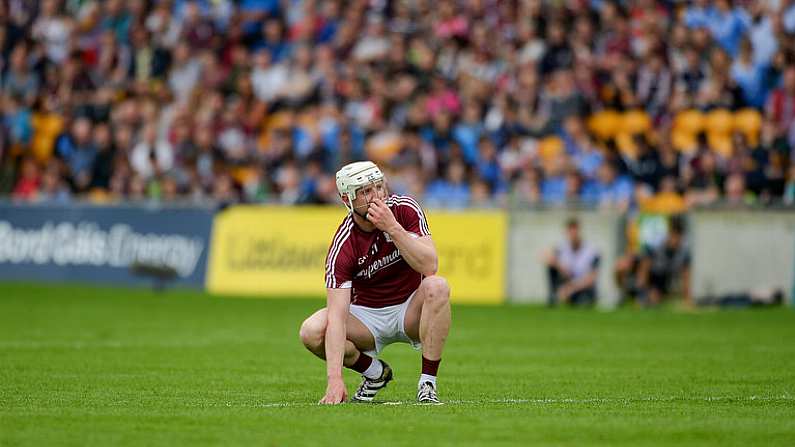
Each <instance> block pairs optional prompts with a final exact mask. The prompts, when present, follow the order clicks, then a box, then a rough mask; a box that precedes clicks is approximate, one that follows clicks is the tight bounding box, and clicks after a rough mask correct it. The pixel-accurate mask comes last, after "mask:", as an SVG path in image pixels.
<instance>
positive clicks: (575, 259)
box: [544, 218, 599, 306]
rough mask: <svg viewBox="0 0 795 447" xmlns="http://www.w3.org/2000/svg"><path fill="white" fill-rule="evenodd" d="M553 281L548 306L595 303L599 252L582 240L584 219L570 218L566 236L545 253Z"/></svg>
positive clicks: (550, 284) (550, 277) (550, 283)
mask: <svg viewBox="0 0 795 447" xmlns="http://www.w3.org/2000/svg"><path fill="white" fill-rule="evenodd" d="M544 263H545V265H546V267H547V276H548V280H549V283H548V284H549V296H548V301H547V303H548V305H550V306H554V305H556V304H558V303H562V304H573V305H593V304H594V303H595V302H596V297H597V294H596V279H597V276H598V273H599V252H598V251H597V250H596V249H595V248H593V247H592V246H591V245H590V244H588V243H587V242H585V241H584V240H583V239H582V235H581V234H580V222H579V220H577V219H576V218H570V219H568V220H567V221H566V239H565V240H564V241H563V242H561V243H560V245H558V246H557V247H555V248H554V249H551V250H550V251H549V252H547V253H546V254H545V256H544Z"/></svg>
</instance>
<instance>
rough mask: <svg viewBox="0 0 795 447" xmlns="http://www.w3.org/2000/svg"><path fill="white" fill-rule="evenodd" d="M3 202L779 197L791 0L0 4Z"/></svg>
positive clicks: (674, 203)
mask: <svg viewBox="0 0 795 447" xmlns="http://www.w3.org/2000/svg"><path fill="white" fill-rule="evenodd" d="M0 23H2V26H0V51H2V57H1V58H0V90H1V93H2V96H1V97H0V103H1V104H2V107H0V110H1V111H2V126H1V127H0V195H4V196H10V197H12V198H13V199H14V200H21V201H34V202H43V201H44V202H46V201H52V202H68V201H73V200H90V201H95V202H102V203H104V202H112V201H119V200H129V201H182V202H190V203H208V202H209V203H211V202H216V203H234V202H276V203H285V204H295V203H333V202H336V201H337V195H336V189H335V185H334V179H333V176H334V172H335V171H336V169H338V167H339V166H341V165H342V164H343V163H346V162H349V161H353V160H359V159H364V158H369V159H373V160H375V161H377V162H379V163H380V164H381V165H382V167H383V168H384V169H385V171H386V172H387V175H388V180H389V182H390V188H391V189H392V190H393V191H395V192H399V193H405V194H410V195H413V196H415V197H417V198H419V199H421V200H422V201H423V202H424V204H425V205H426V206H446V207H466V206H475V207H478V206H483V207H492V206H504V205H506V204H508V203H521V204H531V205H548V206H559V205H563V204H567V203H578V204H581V205H585V206H595V207H603V206H604V207H615V208H618V209H621V210H628V209H635V208H643V207H645V208H649V209H652V210H655V209H656V210H659V211H662V212H680V211H683V210H686V209H689V208H691V207H693V206H699V205H710V204H716V203H721V204H728V205H729V206H745V205H751V204H773V203H782V202H783V203H791V202H792V201H793V200H795V157H792V156H791V155H790V152H791V149H792V148H793V147H795V146H793V144H795V39H793V33H795V1H790V0H766V1H765V0H759V1H752V0H749V1H736V2H732V1H726V0H723V1H706V0H695V1H654V0H637V1H623V2H622V1H602V0H591V1H587V0H559V1H540V0H503V1H497V0H458V1H455V0H434V1H430V0H392V1H390V0H350V1H334V0H330V1H313V0H281V1H280V0H240V1H230V0H196V1H188V0H129V1H121V0H106V1H97V0H41V1H35V0H24V1H23V0H0Z"/></svg>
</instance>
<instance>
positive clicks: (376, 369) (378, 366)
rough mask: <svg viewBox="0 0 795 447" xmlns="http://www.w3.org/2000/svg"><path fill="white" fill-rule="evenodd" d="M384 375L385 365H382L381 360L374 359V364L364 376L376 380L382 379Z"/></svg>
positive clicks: (365, 371) (371, 364)
mask: <svg viewBox="0 0 795 447" xmlns="http://www.w3.org/2000/svg"><path fill="white" fill-rule="evenodd" d="M362 355H364V354H362ZM383 373H384V365H383V364H382V363H381V360H378V359H373V363H370V366H369V367H368V368H367V369H366V370H364V373H363V374H364V377H367V378H368V379H373V380H374V379H377V378H379V377H381V374H383Z"/></svg>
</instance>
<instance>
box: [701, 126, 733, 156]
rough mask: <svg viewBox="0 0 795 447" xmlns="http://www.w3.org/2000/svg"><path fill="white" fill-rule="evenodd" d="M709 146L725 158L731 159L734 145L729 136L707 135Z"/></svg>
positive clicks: (722, 134) (715, 133)
mask: <svg viewBox="0 0 795 447" xmlns="http://www.w3.org/2000/svg"><path fill="white" fill-rule="evenodd" d="M707 144H708V145H709V148H710V149H712V150H713V151H715V152H717V153H718V154H720V155H721V156H722V157H724V158H728V157H731V155H732V150H733V147H734V145H733V144H732V138H731V135H729V134H724V133H718V132H709V133H707Z"/></svg>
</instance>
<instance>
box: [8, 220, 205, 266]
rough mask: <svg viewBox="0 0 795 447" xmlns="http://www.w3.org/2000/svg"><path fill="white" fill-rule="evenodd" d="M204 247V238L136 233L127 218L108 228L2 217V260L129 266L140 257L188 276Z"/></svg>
mask: <svg viewBox="0 0 795 447" xmlns="http://www.w3.org/2000/svg"><path fill="white" fill-rule="evenodd" d="M203 251H204V241H203V240H202V239H201V238H190V237H186V236H183V235H178V234H155V233H145V234H144V233H136V232H135V231H134V230H133V229H132V228H131V227H130V226H128V225H125V224H114V225H112V226H110V228H108V229H107V230H103V229H102V228H100V226H99V225H98V224H97V223H95V222H87V221H80V222H76V223H73V222H60V223H53V222H52V221H47V222H45V223H44V224H43V225H42V226H40V227H38V228H36V227H34V228H18V227H16V228H15V227H14V226H13V225H12V224H11V223H10V222H8V221H5V220H0V263H12V264H23V263H33V264H37V265H46V264H54V265H56V266H68V265H78V266H97V267H101V266H107V267H118V268H127V267H129V266H130V265H131V264H133V263H136V262H140V263H147V264H153V265H159V266H164V267H171V268H173V269H174V270H176V271H177V273H178V274H179V275H180V276H181V277H183V278H184V277H187V276H190V275H191V274H192V273H193V271H194V270H195V269H196V265H197V264H198V262H199V259H200V258H201V254H202V252H203Z"/></svg>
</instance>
